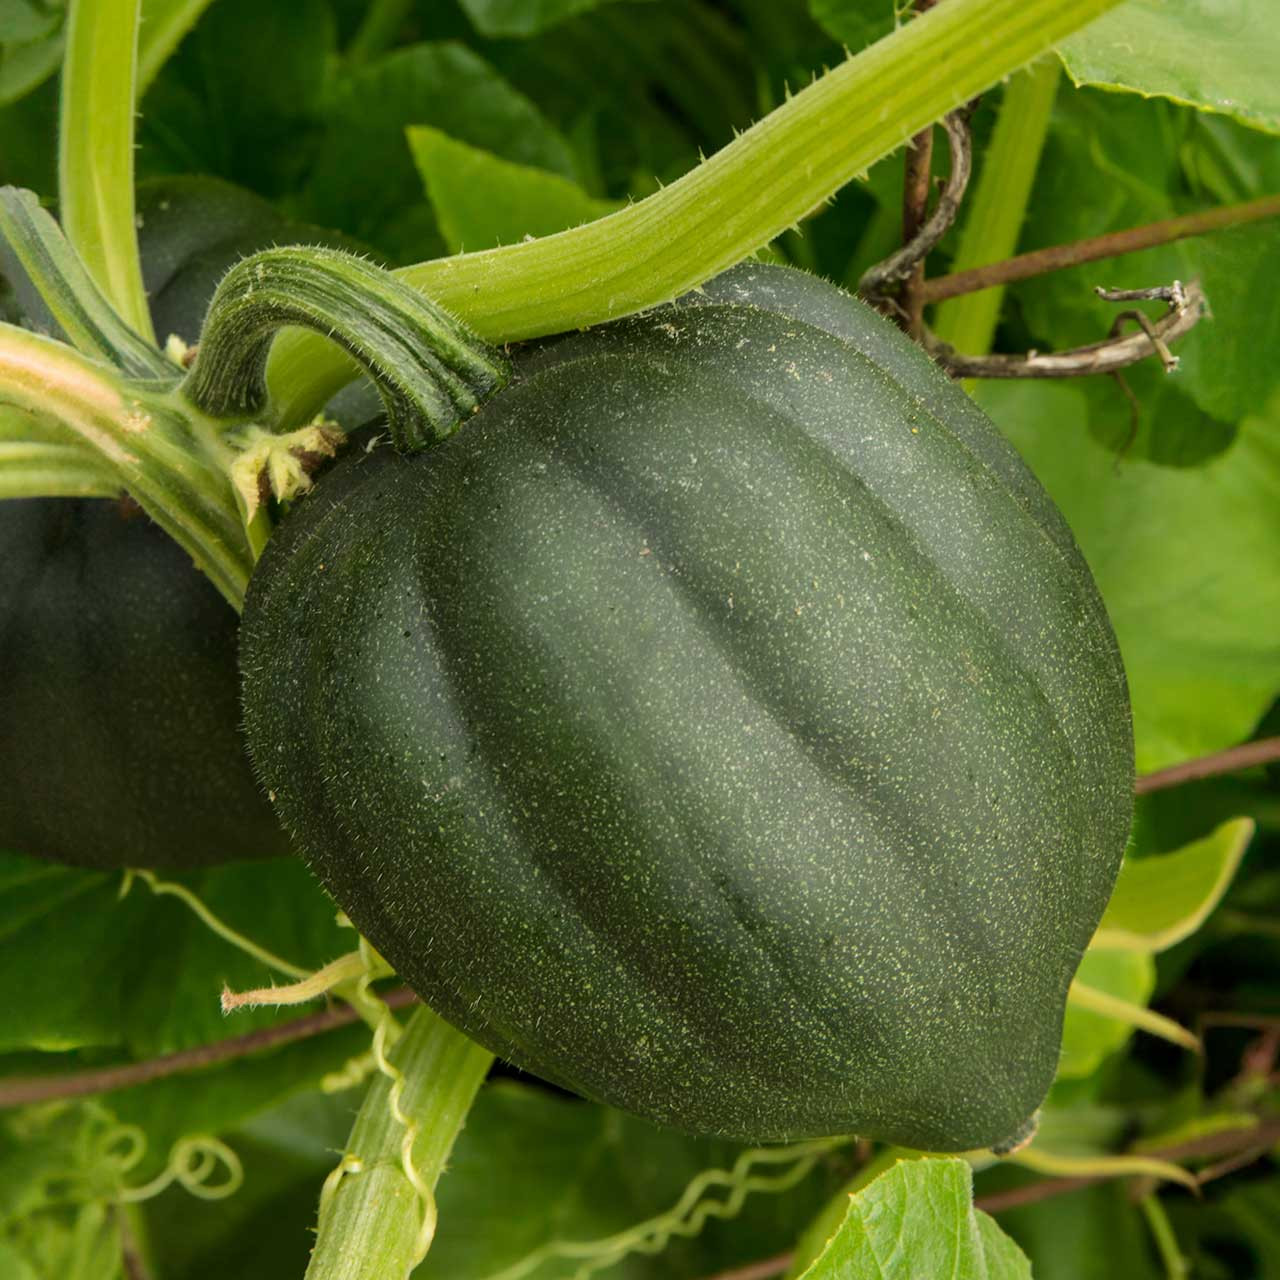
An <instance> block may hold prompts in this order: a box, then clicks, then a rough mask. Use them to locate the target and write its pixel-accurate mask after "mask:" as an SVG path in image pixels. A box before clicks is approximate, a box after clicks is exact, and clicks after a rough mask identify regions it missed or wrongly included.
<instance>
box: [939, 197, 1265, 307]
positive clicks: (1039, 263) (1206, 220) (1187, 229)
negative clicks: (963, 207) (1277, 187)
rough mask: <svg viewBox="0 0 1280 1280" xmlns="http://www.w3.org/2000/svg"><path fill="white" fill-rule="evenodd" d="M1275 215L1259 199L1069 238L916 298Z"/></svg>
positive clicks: (1012, 279)
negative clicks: (1068, 242)
mask: <svg viewBox="0 0 1280 1280" xmlns="http://www.w3.org/2000/svg"><path fill="white" fill-rule="evenodd" d="M1275 217H1280V195H1272V196H1263V197H1262V198H1261V199H1258V200H1250V201H1249V202H1248V203H1247V204H1233V205H1224V206H1222V207H1221V208H1218V209H1206V210H1204V211H1203V212H1201V213H1188V214H1183V215H1182V216H1181V217H1178V218H1166V219H1164V220H1163V221H1161V222H1148V223H1146V224H1144V225H1143V226H1140V227H1128V228H1126V229H1125V230H1123V231H1109V232H1107V234H1106V235H1101V236H1091V237H1090V238H1089V239H1087V240H1075V241H1072V242H1071V243H1070V244H1056V245H1053V246H1051V247H1050V248H1048V249H1036V250H1033V251H1032V252H1031V253H1020V254H1018V255H1017V256H1016V257H1013V258H1005V259H1004V260H1003V261H1001V262H992V263H990V264H988V265H987V266H984V267H973V268H971V269H970V270H968V271H957V272H955V273H954V274H952V275H949V276H935V277H934V278H933V279H932V280H926V281H925V282H924V284H923V286H922V287H921V290H920V293H921V299H922V301H923V302H925V303H932V302H942V301H944V300H945V299H947V298H958V297H960V296H961V295H962V294H966V293H978V292H980V291H981V290H983V289H993V288H996V287H997V286H999V285H1006V284H1015V283H1016V282H1017V281H1019V280H1029V279H1031V278H1032V277H1033V276H1042V275H1047V274H1048V273H1049V272H1052V271H1063V270H1065V269H1066V268H1067V267H1078V266H1080V265H1081V264H1083V263H1086V262H1099V261H1101V260H1102V259H1104V258H1118V257H1120V256H1122V255H1123V254H1126V253H1135V252H1137V251H1138V250H1139V249H1150V248H1153V247H1154V246H1156V245H1160V244H1170V243H1172V242H1173V241H1175V240H1185V239H1186V238H1187V237H1188V236H1200V235H1204V234H1206V233H1207V232H1210V231H1222V230H1225V229H1226V228H1228V227H1238V226H1243V225H1244V224H1245V223H1249V222H1258V221H1261V220H1262V219H1264V218H1275Z"/></svg>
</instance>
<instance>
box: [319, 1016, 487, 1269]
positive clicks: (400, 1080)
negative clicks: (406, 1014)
mask: <svg viewBox="0 0 1280 1280" xmlns="http://www.w3.org/2000/svg"><path fill="white" fill-rule="evenodd" d="M375 1054H376V1055H378V1056H379V1059H380V1064H379V1065H380V1067H381V1074H380V1075H379V1076H378V1078H377V1079H376V1080H374V1082H373V1084H372V1085H371V1086H370V1088H369V1092H368V1093H367V1094H366V1096H365V1100H364V1103H363V1105H362V1106H361V1108H360V1113H359V1115H358V1116H357V1117H356V1122H355V1125H354V1127H353V1128H352V1130H351V1137H350V1139H349V1140H348V1144H347V1149H346V1152H345V1153H344V1154H343V1158H342V1161H341V1163H340V1164H339V1165H338V1167H337V1168H336V1169H335V1170H334V1171H333V1173H332V1174H331V1175H330V1176H329V1180H328V1181H327V1182H326V1183H325V1188H324V1192H323V1193H322V1195H321V1197H320V1221H319V1229H318V1232H317V1235H316V1244H315V1249H314V1250H313V1252H312V1255H311V1264H310V1265H309V1266H308V1268H307V1275H306V1280H407V1277H408V1276H409V1274H410V1272H411V1271H412V1270H413V1269H414V1267H416V1266H417V1265H418V1263H419V1262H421V1261H422V1259H423V1258H424V1257H425V1256H426V1253H427V1250H428V1249H429V1248H430V1246H431V1238H432V1236H433V1234H434V1232H435V1221H436V1209H435V1196H434V1191H435V1185H436V1182H437V1181H438V1180H439V1178H440V1174H441V1173H442V1172H443V1170H444V1166H445V1163H446V1161H447V1160H448V1158H449V1153H450V1152H451V1151H452V1150H453V1144H454V1141H455V1139H456V1138H457V1136H458V1133H459V1131H460V1130H461V1128H462V1126H463V1124H464V1123H465V1121H466V1118H467V1112H468V1111H469V1110H470V1109H471V1103H472V1101H473V1100H474V1099H475V1096H476V1093H477V1091H478V1090H479V1088H480V1085H481V1084H482V1083H483V1082H484V1078H485V1075H486V1074H487V1073H488V1070H489V1065H490V1064H491V1063H492V1061H493V1054H491V1053H490V1052H489V1051H488V1050H487V1049H482V1048H480V1046H479V1045H477V1044H475V1043H474V1042H473V1041H471V1040H469V1039H468V1038H467V1037H466V1036H464V1035H463V1034H462V1033H461V1032H460V1031H455V1030H454V1029H453V1027H451V1026H450V1025H449V1024H448V1023H447V1022H445V1021H444V1020H443V1019H441V1018H439V1017H437V1016H436V1014H434V1013H432V1012H431V1010H430V1009H428V1008H426V1006H422V1007H421V1008H419V1009H417V1010H416V1011H415V1012H414V1014H413V1016H412V1017H411V1018H410V1019H409V1021H408V1024H407V1025H406V1027H405V1030H404V1033H403V1035H401V1037H400V1039H399V1040H397V1041H396V1045H395V1048H394V1049H393V1050H392V1051H391V1053H390V1054H389V1055H387V1056H386V1057H385V1058H384V1057H382V1056H381V1052H380V1047H379V1044H378V1041H377V1040H375Z"/></svg>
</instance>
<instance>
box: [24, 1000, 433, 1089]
mask: <svg viewBox="0 0 1280 1280" xmlns="http://www.w3.org/2000/svg"><path fill="white" fill-rule="evenodd" d="M382 999H383V1000H384V1001H385V1002H386V1004H388V1005H389V1006H390V1007H391V1008H392V1009H399V1008H402V1007H403V1006H404V1005H407V1004H411V1003H412V1002H413V1001H414V1000H416V999H417V996H415V995H414V994H413V992H412V991H410V990H409V988H408V987H397V988H396V989H395V990H394V991H388V992H387V993H386V994H385V995H384V996H383V997H382ZM358 1017H359V1015H358V1014H357V1013H356V1011H355V1010H354V1009H352V1008H351V1007H350V1006H349V1005H338V1006H335V1007H334V1008H332V1009H325V1010H324V1011H323V1012H321V1013H312V1014H308V1015H307V1017H305V1018H294V1019H293V1020H292V1021H290V1022H282V1023H279V1024H278V1025H276V1026H274V1027H262V1028H261V1029H259V1030H257V1031H248V1032H246V1033H245V1034H244V1035H240V1036H230V1037H228V1038H227V1039H226V1040H215V1041H214V1042H213V1043H212V1044H202V1045H196V1046H195V1047H194V1048H191V1049H179V1050H178V1051H177V1052H175V1053H166V1054H162V1055H161V1056H160V1057H158V1058H148V1059H147V1060H146V1061H145V1062H126V1063H122V1064H121V1065H120V1066H116V1067H94V1068H91V1069H90V1070H87V1071H71V1072H65V1073H63V1074H61V1075H52V1076H10V1077H9V1078H8V1079H6V1080H0V1109H2V1108H5V1107H22V1106H27V1105H28V1104H30V1103H33V1102H48V1101H51V1100H52V1099H54V1098H81V1097H85V1096H87V1095H89V1094H93V1093H109V1092H111V1091H112V1090H115V1089H127V1088H129V1087H130V1086H132V1085H139V1084H147V1083H149V1082H150V1081H152V1080H160V1079H162V1078H163V1077H165V1076H171V1075H177V1074H178V1073H179V1072H182V1071H196V1070H199V1069H200V1068H201V1067H211V1066H214V1065H216V1064H217V1063H220V1062H230V1061H232V1060H233V1059H235V1058H243V1057H247V1056H248V1055H249V1054H252V1053H261V1052H262V1051H263V1050H264V1049H274V1048H277V1047H279V1046H280V1045H283V1044H292V1043H293V1042H294V1041H296V1040H306V1039H309V1038H310V1037H311V1036H318V1035H322V1034H323V1033H324V1032H326V1031H334V1030H336V1029H337V1028H338V1027H345V1026H347V1025H348V1024H349V1023H352V1022H355V1021H356V1020H357V1019H358Z"/></svg>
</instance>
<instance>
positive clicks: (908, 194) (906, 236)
mask: <svg viewBox="0 0 1280 1280" xmlns="http://www.w3.org/2000/svg"><path fill="white" fill-rule="evenodd" d="M936 3H937V0H915V3H914V4H913V5H912V6H911V7H912V8H913V9H914V10H915V11H916V13H924V12H926V11H927V10H929V9H932V8H933V6H934V5H935V4H936ZM932 176H933V125H929V126H928V127H927V128H924V129H921V130H920V132H919V133H917V134H914V135H913V136H912V138H911V141H910V142H909V143H908V145H907V155H906V163H905V165H904V168H903V174H902V243H903V244H904V245H909V244H910V243H911V242H912V241H913V240H914V239H915V238H916V237H917V236H918V235H919V234H920V232H921V231H922V230H923V229H924V225H925V222H926V221H927V220H928V219H927V215H928V212H929V190H930V188H931V187H932V185H933V183H932V181H931V179H932ZM923 286H924V256H923V255H922V256H921V257H920V258H918V259H917V260H916V261H915V262H914V263H913V264H912V267H911V270H910V272H909V273H908V275H907V277H906V279H905V280H903V282H902V291H901V293H900V294H899V297H898V300H897V305H896V306H895V307H894V308H893V311H892V314H893V317H894V319H895V320H896V321H897V323H898V325H899V326H900V327H901V328H902V329H903V331H904V332H906V333H907V334H909V335H910V336H911V337H913V338H915V337H918V335H919V333H920V328H921V326H922V325H923V324H924V294H923V292H922V288H923Z"/></svg>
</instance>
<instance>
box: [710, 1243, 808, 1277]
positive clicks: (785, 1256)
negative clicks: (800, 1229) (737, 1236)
mask: <svg viewBox="0 0 1280 1280" xmlns="http://www.w3.org/2000/svg"><path fill="white" fill-rule="evenodd" d="M794 1257H795V1254H794V1253H792V1252H791V1251H790V1250H788V1251H787V1252H786V1253H775V1254H774V1255H773V1257H772V1258H761V1259H760V1260H759V1261H758V1262H748V1263H747V1264H746V1266H743V1267H733V1268H731V1269H730V1270H728V1271H717V1272H716V1273H715V1275H713V1276H708V1277H707V1280H769V1277H770V1276H780V1275H781V1274H782V1273H783V1272H784V1271H785V1270H786V1269H787V1268H788V1267H789V1266H790V1265H791V1260H792V1258H794Z"/></svg>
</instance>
